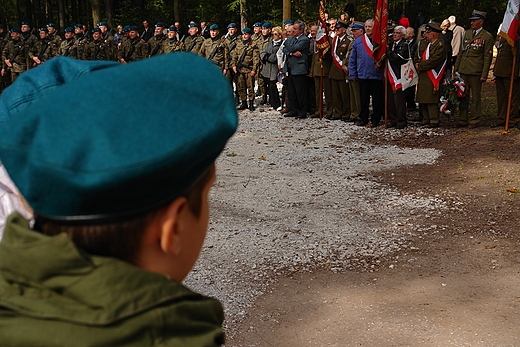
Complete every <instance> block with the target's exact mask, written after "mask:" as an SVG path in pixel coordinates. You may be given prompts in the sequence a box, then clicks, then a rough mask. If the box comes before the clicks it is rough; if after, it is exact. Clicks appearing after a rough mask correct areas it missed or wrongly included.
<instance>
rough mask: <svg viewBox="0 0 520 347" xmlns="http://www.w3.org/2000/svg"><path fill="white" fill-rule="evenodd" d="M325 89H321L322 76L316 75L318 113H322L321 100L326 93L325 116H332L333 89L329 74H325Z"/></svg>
mask: <svg viewBox="0 0 520 347" xmlns="http://www.w3.org/2000/svg"><path fill="white" fill-rule="evenodd" d="M322 83H323V90H321V89H320V76H314V93H315V94H316V114H317V115H319V114H320V102H321V101H322V100H323V95H325V116H326V117H330V116H332V110H333V109H334V108H333V104H332V91H331V88H332V87H331V85H330V79H329V76H323V81H322Z"/></svg>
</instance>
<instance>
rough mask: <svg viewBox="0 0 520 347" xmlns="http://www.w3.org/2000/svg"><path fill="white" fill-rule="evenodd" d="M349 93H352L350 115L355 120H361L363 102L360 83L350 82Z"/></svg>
mask: <svg viewBox="0 0 520 347" xmlns="http://www.w3.org/2000/svg"><path fill="white" fill-rule="evenodd" d="M348 84H349V89H348V90H349V92H350V114H351V117H352V118H353V119H359V114H360V112H361V100H360V96H359V82H358V81H349V82H348Z"/></svg>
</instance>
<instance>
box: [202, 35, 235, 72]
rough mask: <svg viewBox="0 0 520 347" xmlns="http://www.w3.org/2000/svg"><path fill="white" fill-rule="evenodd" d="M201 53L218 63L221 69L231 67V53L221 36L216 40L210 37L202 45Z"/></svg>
mask: <svg viewBox="0 0 520 347" xmlns="http://www.w3.org/2000/svg"><path fill="white" fill-rule="evenodd" d="M199 55H200V56H202V57H204V58H206V59H209V60H211V61H212V62H213V63H215V64H217V65H218V67H219V68H220V69H221V70H228V69H229V55H228V51H227V46H226V45H225V44H224V41H223V40H222V39H219V38H215V39H214V40H213V39H212V38H211V37H210V38H208V39H206V40H204V42H203V43H202V45H201V46H200V51H199Z"/></svg>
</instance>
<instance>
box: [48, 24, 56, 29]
mask: <svg viewBox="0 0 520 347" xmlns="http://www.w3.org/2000/svg"><path fill="white" fill-rule="evenodd" d="M46 26H47V28H56V25H55V24H54V23H49V24H47V25H46Z"/></svg>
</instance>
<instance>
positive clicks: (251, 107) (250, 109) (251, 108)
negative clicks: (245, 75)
mask: <svg viewBox="0 0 520 347" xmlns="http://www.w3.org/2000/svg"><path fill="white" fill-rule="evenodd" d="M254 110H255V105H253V100H249V111H254Z"/></svg>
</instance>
